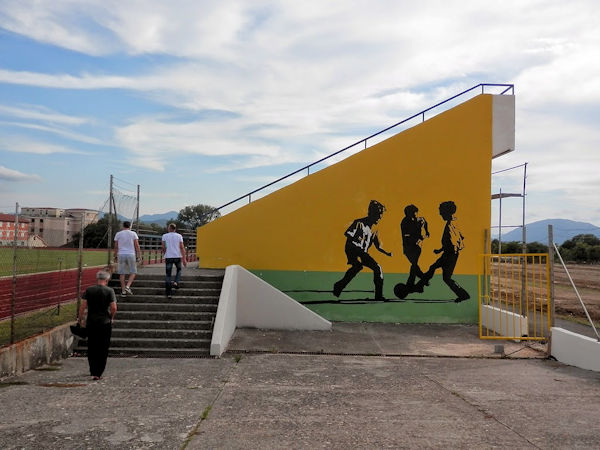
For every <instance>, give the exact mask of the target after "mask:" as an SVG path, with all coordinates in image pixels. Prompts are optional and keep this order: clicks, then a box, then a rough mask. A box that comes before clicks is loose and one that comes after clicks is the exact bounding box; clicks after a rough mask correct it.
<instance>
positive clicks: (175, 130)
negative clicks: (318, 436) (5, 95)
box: [0, 0, 600, 221]
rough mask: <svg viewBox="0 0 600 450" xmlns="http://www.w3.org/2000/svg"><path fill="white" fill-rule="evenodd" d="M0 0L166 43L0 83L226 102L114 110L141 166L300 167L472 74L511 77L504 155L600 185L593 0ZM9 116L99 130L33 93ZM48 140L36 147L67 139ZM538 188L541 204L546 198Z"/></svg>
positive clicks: (106, 52)
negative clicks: (510, 124) (513, 112)
mask: <svg viewBox="0 0 600 450" xmlns="http://www.w3.org/2000/svg"><path fill="white" fill-rule="evenodd" d="M0 11H1V12H0V26H1V27H3V28H4V29H6V30H9V31H11V32H13V33H17V34H20V35H22V36H24V37H26V38H30V39H34V40H37V41H39V42H43V43H47V44H50V45H55V46H57V47H61V48H65V49H70V50H74V51H75V52H81V53H83V54H86V55H91V56H93V57H94V56H99V55H100V56H102V57H104V58H110V57H111V56H113V55H118V56H119V58H121V61H123V60H127V59H126V57H127V55H135V56H137V57H139V58H143V57H146V56H148V57H149V59H151V58H152V57H154V56H156V57H157V58H161V57H163V56H164V57H166V58H164V61H163V60H161V62H160V64H156V65H154V66H153V65H152V64H147V65H143V67H144V69H139V68H138V69H136V68H137V67H139V66H135V65H132V66H131V67H128V69H129V70H127V71H126V72H120V71H119V70H118V69H115V67H118V64H113V65H107V67H111V68H112V69H110V70H109V69H106V71H102V72H100V71H99V70H92V69H89V66H87V65H83V64H82V65H81V66H69V69H67V68H65V67H63V66H60V65H58V66H57V67H56V68H55V69H54V70H52V71H51V72H43V71H41V70H40V69H34V68H33V67H35V66H33V65H31V66H26V65H23V66H18V67H20V68H21V69H20V70H17V69H15V67H17V66H13V67H11V68H8V66H7V67H1V68H0V82H1V83H5V84H14V85H20V86H31V87H38V88H45V89H65V90H70V91H76V90H88V91H95V90H103V89H111V90H112V89H119V90H123V91H124V92H127V93H128V94H131V93H134V95H136V96H140V95H141V96H145V97H146V98H147V99H150V100H151V101H154V102H156V103H158V104H161V105H166V106H167V107H169V108H172V110H177V111H181V112H182V113H183V114H182V115H185V114H187V113H195V112H202V111H206V110H218V111H225V112H228V113H229V115H226V116H227V117H225V118H221V119H210V120H208V119H198V120H196V119H189V118H186V119H185V121H180V120H177V119H176V116H177V114H176V113H172V114H170V113H165V114H164V115H162V116H160V117H159V116H150V113H148V114H140V113H139V112H137V113H136V114H135V116H134V117H130V118H128V119H127V122H126V123H114V124H113V126H114V134H115V137H114V139H115V145H118V146H120V147H122V148H123V149H124V150H125V153H126V154H125V158H126V159H128V160H129V162H130V163H131V164H132V165H133V166H135V167H139V168H143V169H148V170H152V171H161V170H164V168H165V166H166V165H168V164H169V162H170V161H175V160H176V159H177V156H178V155H205V156H209V157H211V158H213V159H214V160H215V164H214V165H213V166H211V168H210V169H207V170H211V171H224V170H227V169H228V170H239V169H242V168H252V167H254V168H256V167H260V166H268V165H274V164H283V163H295V162H297V163H298V164H299V165H304V164H306V163H309V162H312V161H314V160H316V159H318V158H319V157H320V156H321V155H324V154H328V153H330V152H334V151H336V150H339V149H340V148H342V147H345V146H347V145H349V144H351V143H352V142H354V141H356V140H358V139H360V138H362V137H365V136H366V135H368V134H370V133H372V132H374V131H377V130H379V129H381V128H384V127H386V126H388V125H390V124H392V123H395V122H397V121H399V120H401V119H403V118H405V117H407V116H409V115H411V114H413V113H415V112H417V111H419V110H421V109H423V108H426V107H428V106H430V105H431V104H433V103H435V102H437V101H439V100H440V99H443V98H446V97H448V96H450V95H454V94H455V93H457V92H458V91H460V90H462V89H464V88H467V87H470V86H471V85H473V84H476V83H478V82H481V81H490V82H511V81H514V82H515V84H516V95H517V151H516V152H514V153H513V154H511V155H507V156H505V157H503V158H500V159H499V160H497V161H494V167H495V168H497V167H507V166H509V165H516V164H520V163H522V162H523V161H528V162H529V163H530V165H529V176H528V180H527V182H528V189H529V190H530V192H538V193H539V194H540V195H546V194H548V195H549V194H550V193H555V195H557V196H558V195H560V196H563V195H564V196H565V197H564V198H568V199H572V204H573V205H575V204H577V205H578V207H579V205H581V204H582V203H584V202H588V201H590V192H593V191H596V190H597V188H598V187H600V180H599V177H598V176H597V175H596V174H595V170H594V169H595V168H596V167H598V163H599V162H600V161H599V160H598V158H597V157H596V156H595V153H596V150H597V148H598V145H599V144H600V135H599V132H598V131H597V123H596V122H597V120H595V118H596V117H598V114H600V105H599V103H600V62H598V61H597V58H596V56H595V55H596V53H597V49H598V48H600V28H599V27H598V26H597V24H598V22H599V21H600V8H598V7H597V5H596V4H595V2H592V1H583V0H580V1H577V0H576V1H573V2H567V3H565V2H558V1H541V0H530V1H517V0H508V1H504V2H487V3H486V4H482V3H481V2H480V1H475V0H471V1H463V2H461V4H460V8H458V7H457V6H456V5H455V4H453V3H452V2H443V1H424V2H397V1H381V2H372V1H367V0H354V1H346V2H322V1H316V0H307V1H302V2H274V1H266V0H257V1H253V2H245V1H241V0H239V1H216V0H210V1H203V2H197V1H193V0H188V1H184V0H179V1H172V2H169V3H168V4H167V3H165V2H163V1H158V0H156V1H150V0H144V1H142V0H132V1H128V2H122V1H118V0H104V1H102V2H100V1H92V0H87V1H85V2H81V1H75V0H63V1H61V2H36V1H34V0H22V1H20V2H2V8H0ZM139 58H138V59H139ZM84 67H85V68H84ZM92 67H93V66H92ZM36 70H39V72H37V71H36ZM40 103H41V102H40ZM0 115H6V116H10V117H11V120H10V122H11V123H10V124H8V123H7V122H4V124H5V125H11V126H17V127H21V128H29V129H35V130H38V131H45V132H50V133H53V134H58V135H61V136H62V137H66V138H69V139H72V140H75V141H80V142H84V143H98V141H100V140H101V138H99V137H95V136H89V137H86V135H84V134H83V133H78V132H74V131H73V129H72V127H76V126H81V125H84V124H88V125H89V124H90V123H91V122H86V121H88V120H90V119H86V118H79V117H76V116H72V115H69V114H63V113H58V112H55V111H52V110H47V109H42V108H39V107H30V106H26V107H10V106H0ZM15 118H16V119H19V120H18V121H17V120H15ZM26 121H27V122H26ZM39 122H44V124H40V123H39ZM63 127H67V128H69V129H65V128H63ZM38 144H40V145H30V146H28V147H27V146H26V147H24V148H29V149H30V150H25V151H30V152H32V153H42V152H44V151H46V152H54V151H65V150H68V149H65V148H62V150H61V147H54V148H53V147H52V146H44V145H41V143H38ZM44 148H45V149H46V150H43V149H44ZM224 156H226V157H228V158H227V160H226V161H224V160H223V159H221V160H219V159H218V158H222V157H224ZM232 159H234V160H235V161H234V162H233V163H232V162H231V160H232ZM335 160H338V158H336V159H333V160H332V161H335ZM517 178H518V177H517ZM532 198H533V195H532ZM539 201H540V206H539V209H538V211H542V210H543V208H544V206H542V202H546V201H547V200H545V199H543V198H542V197H539ZM534 208H535V206H534V207H532V214H537V212H536V210H535V209H534ZM598 218H599V219H600V216H598ZM599 221H600V220H599Z"/></svg>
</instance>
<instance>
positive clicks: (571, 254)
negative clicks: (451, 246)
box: [492, 234, 600, 264]
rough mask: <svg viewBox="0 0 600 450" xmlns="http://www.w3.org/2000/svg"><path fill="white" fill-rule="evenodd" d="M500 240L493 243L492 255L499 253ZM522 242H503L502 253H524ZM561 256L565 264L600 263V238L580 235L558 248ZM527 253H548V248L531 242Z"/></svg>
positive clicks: (591, 235)
mask: <svg viewBox="0 0 600 450" xmlns="http://www.w3.org/2000/svg"><path fill="white" fill-rule="evenodd" d="M498 243H499V242H498V239H494V240H493V241H492V253H494V254H497V253H498ZM522 251H523V244H522V243H521V242H520V241H510V242H502V253H503V254H509V253H522ZM558 251H559V252H560V256H562V259H563V260H564V261H565V262H575V263H580V264H596V263H600V238H598V237H597V236H595V235H593V234H578V235H576V236H573V237H572V238H571V239H568V240H566V241H565V242H563V243H562V244H561V245H560V246H558ZM527 253H548V246H547V245H544V244H542V243H540V242H529V243H528V244H527Z"/></svg>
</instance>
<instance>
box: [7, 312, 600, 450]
mask: <svg viewBox="0 0 600 450" xmlns="http://www.w3.org/2000/svg"><path fill="white" fill-rule="evenodd" d="M475 332H476V328H475V327H469V326H463V325H459V326H441V325H436V326H417V325H411V326H408V325H389V324H347V323H335V324H334V329H333V331H331V332H309V333H306V332H273V331H263V330H238V331H236V334H235V335H234V339H233V341H232V346H231V351H230V352H228V353H226V354H225V355H224V357H223V358H220V359H208V358H205V359H175V358H174V359H142V358H111V359H109V361H108V367H107V371H106V373H105V377H104V379H103V380H101V381H99V382H92V381H91V380H90V377H89V375H88V368H87V360H86V359H85V358H69V359H67V360H64V361H63V362H62V363H61V364H57V365H55V366H48V367H46V368H43V369H42V370H35V371H30V372H27V373H25V374H23V375H21V376H18V377H13V378H9V379H5V380H3V381H2V382H0V400H1V402H2V408H0V447H1V448H3V449H17V448H18V449H21V448H23V449H59V448H60V449H63V448H68V449H88V448H90V449H91V448H93V449H98V448H102V449H107V448H115V449H117V448H118V449H124V448H126V449H129V448H135V449H142V448H157V449H158V448H160V449H181V448H190V449H204V448H211V449H212V448H232V449H233V448H240V449H241V448H598V447H600V433H598V431H597V430H598V426H597V417H598V412H600V374H598V373H595V372H590V371H585V370H581V369H577V368H574V367H569V366H565V365H562V364H560V363H557V362H555V361H552V360H548V359H545V358H544V354H543V353H542V352H540V349H536V348H533V347H532V346H531V345H530V344H529V343H527V342H522V343H514V342H507V341H500V342H497V341H492V342H480V343H478V342H477V341H478V338H477V335H476V333H475ZM499 344H502V345H504V349H505V352H506V354H507V355H506V356H505V357H502V356H501V355H500V354H498V353H494V350H495V348H496V345H499ZM513 346H517V347H518V348H520V350H519V349H518V348H517V347H513ZM515 350H517V351H515ZM409 354H410V355H412V356H402V355H409ZM384 355H385V356H384Z"/></svg>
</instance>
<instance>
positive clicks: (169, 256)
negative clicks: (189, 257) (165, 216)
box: [162, 223, 187, 298]
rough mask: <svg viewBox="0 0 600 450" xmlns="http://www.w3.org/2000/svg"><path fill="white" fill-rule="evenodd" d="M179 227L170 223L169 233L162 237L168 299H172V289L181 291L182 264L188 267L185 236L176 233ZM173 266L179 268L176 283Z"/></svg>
mask: <svg viewBox="0 0 600 450" xmlns="http://www.w3.org/2000/svg"><path fill="white" fill-rule="evenodd" d="M176 229H177V227H176V226H175V224H174V223H170V224H169V227H168V230H169V232H168V233H165V234H163V236H162V251H163V253H164V254H165V268H166V270H167V276H166V278H165V288H166V294H167V297H168V298H171V292H172V289H173V288H175V289H179V280H180V279H181V262H182V260H183V265H184V266H187V261H186V257H185V247H184V246H183V236H181V235H180V234H179V233H177V232H175V230H176ZM173 264H175V267H176V268H177V273H176V274H175V281H173V282H171V272H172V271H173Z"/></svg>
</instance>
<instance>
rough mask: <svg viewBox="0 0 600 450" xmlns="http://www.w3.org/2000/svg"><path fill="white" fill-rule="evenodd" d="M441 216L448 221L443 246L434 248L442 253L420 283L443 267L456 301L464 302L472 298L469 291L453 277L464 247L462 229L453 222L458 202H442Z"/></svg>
mask: <svg viewBox="0 0 600 450" xmlns="http://www.w3.org/2000/svg"><path fill="white" fill-rule="evenodd" d="M439 211H440V216H442V219H444V220H445V221H446V225H445V226H444V232H443V233H442V247H441V248H439V249H436V250H434V251H433V252H434V253H435V254H440V253H441V255H440V257H439V258H438V259H437V261H435V262H434V263H433V264H432V265H431V266H430V267H429V270H427V272H426V273H425V274H424V277H423V278H422V279H421V281H419V284H421V285H423V284H427V282H428V281H429V280H430V279H431V278H432V277H433V274H434V273H435V271H436V270H437V269H438V268H441V269H442V277H443V280H444V282H445V283H446V284H447V285H448V287H449V288H450V289H452V292H454V293H455V294H456V296H457V297H456V299H455V300H454V301H455V302H457V303H458V302H462V301H463V300H467V299H469V298H470V296H469V293H468V292H467V291H466V290H465V289H463V288H462V287H461V286H460V285H459V284H458V283H457V282H456V281H454V280H453V279H452V274H453V273H454V268H455V267H456V262H457V261H458V255H459V253H460V251H461V250H462V249H463V248H464V239H465V238H464V236H463V235H462V234H461V232H460V230H459V229H458V228H457V227H456V225H455V224H453V223H452V222H453V221H454V220H455V217H454V214H455V213H456V204H455V203H454V202H453V201H447V202H442V203H440V207H439Z"/></svg>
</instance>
